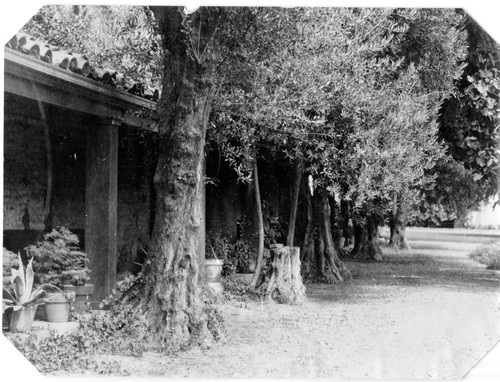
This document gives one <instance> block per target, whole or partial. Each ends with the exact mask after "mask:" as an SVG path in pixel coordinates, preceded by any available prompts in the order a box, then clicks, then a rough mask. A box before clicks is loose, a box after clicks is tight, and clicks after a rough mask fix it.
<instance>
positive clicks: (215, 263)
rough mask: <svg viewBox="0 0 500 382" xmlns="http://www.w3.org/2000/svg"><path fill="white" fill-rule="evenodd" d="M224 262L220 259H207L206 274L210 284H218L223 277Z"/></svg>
mask: <svg viewBox="0 0 500 382" xmlns="http://www.w3.org/2000/svg"><path fill="white" fill-rule="evenodd" d="M223 265H224V261H222V260H218V259H205V273H206V275H207V281H208V282H212V283H213V282H218V281H219V280H220V278H221V275H222V266H223Z"/></svg>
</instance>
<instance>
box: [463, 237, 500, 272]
mask: <svg viewBox="0 0 500 382" xmlns="http://www.w3.org/2000/svg"><path fill="white" fill-rule="evenodd" d="M469 257H470V258H471V259H472V260H475V261H477V262H479V263H481V264H486V265H487V268H488V269H500V240H499V241H492V242H490V243H488V244H483V245H481V246H480V247H479V248H477V249H476V250H474V251H473V252H472V253H470V254H469Z"/></svg>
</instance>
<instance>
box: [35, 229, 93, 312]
mask: <svg viewBox="0 0 500 382" xmlns="http://www.w3.org/2000/svg"><path fill="white" fill-rule="evenodd" d="M26 251H27V253H28V254H29V255H30V256H33V258H34V263H33V267H34V269H35V271H36V273H37V275H38V277H39V281H40V282H41V283H51V284H54V285H56V286H57V287H59V288H61V289H63V290H64V292H73V294H74V297H75V298H74V302H75V309H76V311H77V312H80V313H82V312H84V311H85V310H87V305H88V303H89V302H90V299H91V296H92V295H93V293H94V285H93V284H87V282H88V281H89V279H90V276H89V274H90V269H89V268H88V267H87V263H88V261H89V260H88V257H87V255H86V254H85V253H84V252H82V251H81V250H80V249H79V240H78V236H77V235H75V234H74V233H72V232H71V231H70V230H68V229H67V228H64V227H59V228H57V229H54V230H52V232H50V233H47V234H45V235H44V240H43V241H41V242H38V243H37V244H36V245H31V246H29V247H27V248H26ZM61 298H62V297H61Z"/></svg>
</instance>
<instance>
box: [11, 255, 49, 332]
mask: <svg viewBox="0 0 500 382" xmlns="http://www.w3.org/2000/svg"><path fill="white" fill-rule="evenodd" d="M32 263H33V259H31V260H30V261H29V263H28V266H27V267H26V273H25V272H24V266H23V263H22V260H21V255H18V264H19V267H18V269H14V268H12V270H11V283H12V287H11V288H10V290H9V289H8V288H4V289H3V300H2V313H5V312H7V311H10V312H11V316H10V320H9V327H10V331H11V332H20V331H25V330H28V329H30V328H31V325H32V324H33V319H34V317H35V312H36V308H37V307H38V305H41V304H43V303H45V302H46V301H47V299H46V294H47V292H46V289H48V288H53V289H58V288H57V287H55V286H54V285H51V284H43V285H41V286H39V287H38V288H36V289H35V290H33V285H34V279H35V277H34V272H33V265H32Z"/></svg>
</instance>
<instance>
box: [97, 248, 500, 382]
mask: <svg viewBox="0 0 500 382" xmlns="http://www.w3.org/2000/svg"><path fill="white" fill-rule="evenodd" d="M410 244H412V246H413V249H412V250H411V251H405V252H401V253H398V252H397V251H394V250H391V249H388V248H384V254H385V258H384V261H383V262H382V263H363V262H352V261H351V262H348V266H349V267H350V269H351V270H352V272H353V276H354V278H353V280H352V281H350V282H347V283H344V284H341V285H336V286H332V285H324V284H308V285H306V287H307V295H308V302H307V303H305V304H303V305H302V306H287V305H278V304H274V303H267V304H259V303H254V302H252V303H232V304H226V305H222V306H221V310H222V312H223V315H224V317H225V320H226V326H227V331H228V339H227V341H226V343H225V344H218V345H216V346H215V347H213V348H212V349H210V350H208V351H202V350H200V349H192V350H190V351H187V352H185V353H181V354H179V355H177V356H165V355H161V354H154V353H147V354H145V355H144V356H143V357H142V358H134V357H122V356H105V357H103V356H100V357H99V358H101V359H105V360H115V361H118V362H119V363H120V364H121V366H122V368H123V369H124V370H126V371H127V372H128V373H130V374H131V375H133V376H166V377H202V378H211V377H226V378H236V377H244V378H256V377H266V378H283V377H285V378H286V377H299V378H312V377H328V378H355V379H357V378H383V379H389V378H397V379H406V378H418V379H427V378H450V379H458V378H462V377H463V376H464V375H465V374H466V373H467V372H468V371H469V370H470V369H471V368H472V367H473V366H474V365H475V364H476V363H477V362H478V361H479V360H480V359H481V358H482V357H483V356H484V355H485V354H486V353H487V352H488V351H489V350H490V349H491V348H492V347H493V346H494V345H495V344H496V342H497V341H498V340H499V338H500V310H499V296H500V293H499V292H500V272H499V271H491V270H486V269H484V266H482V265H479V264H476V263H474V262H472V261H471V260H469V259H468V258H467V253H468V252H469V251H470V250H472V249H474V248H475V247H476V246H477V245H478V244H477V243H467V242H458V243H457V242H454V243H453V242H436V241H414V242H410ZM238 304H239V305H240V306H238Z"/></svg>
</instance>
